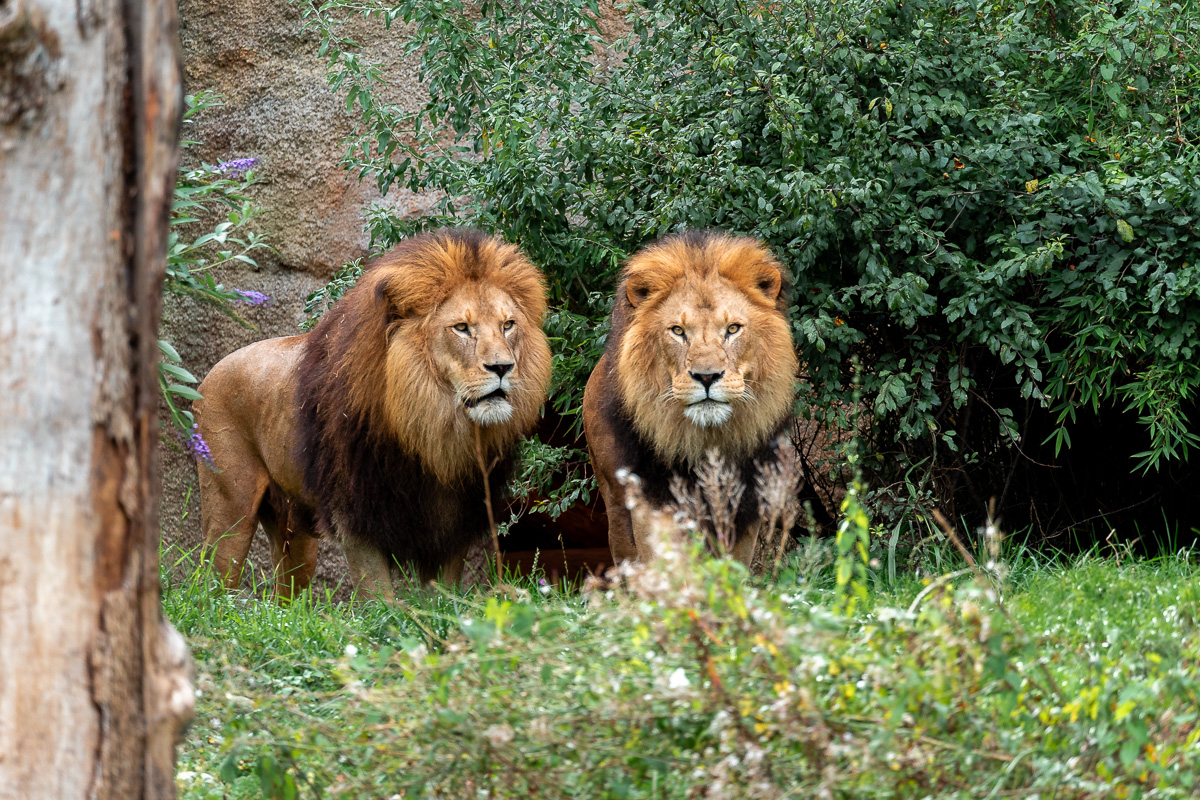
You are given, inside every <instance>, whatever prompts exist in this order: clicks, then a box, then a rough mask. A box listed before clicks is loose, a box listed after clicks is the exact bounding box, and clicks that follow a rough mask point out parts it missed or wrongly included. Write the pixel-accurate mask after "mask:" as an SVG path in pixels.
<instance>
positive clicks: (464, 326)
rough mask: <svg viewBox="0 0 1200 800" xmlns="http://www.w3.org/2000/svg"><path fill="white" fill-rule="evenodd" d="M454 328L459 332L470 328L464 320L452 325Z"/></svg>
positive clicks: (465, 331) (466, 331)
mask: <svg viewBox="0 0 1200 800" xmlns="http://www.w3.org/2000/svg"><path fill="white" fill-rule="evenodd" d="M454 330H456V331H458V332H459V333H468V332H469V331H470V330H471V326H470V325H468V324H467V323H465V322H460V323H458V324H457V325H455V326H454Z"/></svg>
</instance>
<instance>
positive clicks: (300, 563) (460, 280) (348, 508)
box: [195, 229, 551, 600]
mask: <svg viewBox="0 0 1200 800" xmlns="http://www.w3.org/2000/svg"><path fill="white" fill-rule="evenodd" d="M545 313H546V283H545V279H544V278H543V276H542V274H541V273H540V272H539V271H538V270H537V268H536V267H534V266H533V265H532V264H531V263H530V262H529V261H528V260H527V259H526V257H525V256H524V254H523V253H522V252H521V251H520V250H519V249H518V248H517V247H515V246H513V245H510V244H506V243H504V242H503V241H501V240H500V239H498V238H495V237H491V236H487V235H485V234H483V233H480V232H478V231H474V230H469V229H454V230H443V231H438V232H433V233H427V234H423V235H420V236H416V237H413V238H410V239H407V240H405V241H404V242H402V243H401V244H399V245H398V246H397V247H395V248H394V249H392V250H391V251H389V252H388V253H386V254H384V255H382V256H380V257H379V258H378V259H376V260H375V261H374V262H373V264H372V265H371V266H369V267H368V269H366V270H365V271H364V272H363V275H362V277H361V278H360V279H359V281H358V283H357V285H356V286H355V287H354V288H352V289H351V290H350V291H348V292H347V293H346V295H345V296H344V297H342V298H341V299H340V300H339V301H338V302H337V303H336V304H335V305H334V306H333V307H332V308H331V309H330V310H329V311H328V312H326V313H325V315H324V317H323V318H322V319H321V321H320V323H319V324H318V325H317V326H316V327H315V328H314V329H313V330H312V331H311V332H309V333H306V334H303V335H299V336H289V337H285V338H280V339H268V340H265V341H262V342H258V343H256V344H252V345H249V346H247V347H244V348H242V349H240V350H238V351H236V352H234V353H232V354H230V355H229V356H227V357H226V358H224V359H223V360H222V361H221V362H220V363H218V364H217V365H216V366H215V367H213V369H212V371H210V372H209V374H208V376H207V377H206V378H205V379H204V382H203V383H202V384H201V385H200V387H199V388H200V393H201V394H202V395H204V399H203V400H197V401H196V403H195V416H196V424H197V426H198V430H199V432H200V434H201V435H202V436H203V437H204V438H205V440H206V441H207V442H208V444H209V447H210V450H211V453H212V459H213V462H214V464H215V466H216V470H215V471H210V470H205V469H201V470H200V504H201V520H202V526H203V529H204V536H205V542H206V543H207V544H208V545H210V546H212V547H213V549H214V550H213V563H214V565H215V567H216V569H217V570H218V571H219V572H220V574H221V575H222V576H223V579H224V583H225V585H226V586H227V587H229V588H236V587H237V586H238V585H239V584H240V583H241V577H242V567H243V565H244V562H245V559H246V555H247V553H248V552H249V549H250V544H251V541H252V539H253V536H254V532H255V530H256V527H257V525H258V524H259V523H260V522H261V523H262V526H263V529H264V530H265V531H266V533H267V536H268V538H269V539H270V542H271V553H272V559H273V561H274V568H275V592H276V596H277V597H278V598H280V599H281V600H287V599H290V598H291V597H292V596H293V594H294V593H295V592H298V591H302V590H303V589H305V588H306V587H307V586H308V585H309V582H310V581H311V579H312V575H313V570H314V567H315V560H316V553H317V540H318V538H319V537H320V536H322V535H326V534H328V535H332V536H333V537H334V539H335V540H336V541H338V542H339V543H340V545H341V547H342V549H343V550H344V552H345V554H346V560H347V561H348V562H349V566H350V578H351V580H352V581H353V583H354V585H355V586H356V587H358V588H360V589H362V590H364V591H365V592H366V593H368V594H371V595H374V596H376V597H378V598H380V599H384V600H387V599H391V598H392V597H393V593H392V584H391V577H390V571H389V567H390V564H391V563H392V562H393V561H395V562H399V563H407V564H411V565H413V566H415V568H416V571H417V573H418V575H419V576H420V578H421V580H422V581H426V580H431V579H434V578H435V577H436V576H437V575H438V574H439V573H440V575H441V578H442V579H443V580H444V581H446V582H449V583H456V582H458V580H459V579H460V576H461V573H462V568H463V556H464V554H465V553H466V551H467V549H468V547H469V546H471V545H472V544H474V543H475V542H477V541H478V540H480V539H481V538H482V537H484V536H486V534H487V533H488V530H489V523H488V516H487V515H488V509H487V508H486V507H485V502H484V499H485V487H484V484H483V481H484V478H483V475H484V474H485V472H487V474H488V476H489V477H488V481H489V484H490V486H489V487H488V488H489V489H490V492H491V496H492V497H493V498H499V497H502V496H503V494H504V491H505V486H506V484H507V477H508V475H509V473H510V471H511V468H512V466H513V458H514V454H515V449H516V445H517V443H518V441H519V440H520V439H521V438H522V437H523V436H525V435H526V434H528V433H529V432H530V431H531V430H532V429H533V427H534V425H535V424H536V422H537V420H538V417H539V416H540V413H541V407H542V404H543V401H544V400H545V398H546V391H547V386H548V384H549V381H550V365H551V356H550V349H549V345H548V343H547V341H546V336H545V334H544V333H543V332H542V319H543V317H544V316H545ZM488 467H490V472H488V471H487V468H488Z"/></svg>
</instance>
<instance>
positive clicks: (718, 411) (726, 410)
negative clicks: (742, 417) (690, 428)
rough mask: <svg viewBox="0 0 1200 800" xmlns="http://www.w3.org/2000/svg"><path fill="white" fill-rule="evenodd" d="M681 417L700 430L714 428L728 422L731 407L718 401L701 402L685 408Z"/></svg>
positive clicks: (731, 411) (730, 415) (731, 412)
mask: <svg viewBox="0 0 1200 800" xmlns="http://www.w3.org/2000/svg"><path fill="white" fill-rule="evenodd" d="M683 415H684V416H685V417H687V418H688V419H689V420H690V421H691V422H692V423H693V424H695V425H699V426H700V427H701V428H716V427H718V426H720V425H724V424H725V423H726V422H728V421H729V418H730V417H732V416H733V407H732V406H730V405H729V403H722V402H720V401H718V400H701V401H700V402H699V403H692V404H691V405H690V406H688V407H687V408H685V409H684V410H683Z"/></svg>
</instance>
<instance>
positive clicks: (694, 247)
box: [592, 231, 797, 526]
mask: <svg viewBox="0 0 1200 800" xmlns="http://www.w3.org/2000/svg"><path fill="white" fill-rule="evenodd" d="M631 279H632V280H633V281H634V282H633V283H631ZM714 281H725V282H728V283H729V284H732V285H733V286H735V287H737V289H738V290H739V291H740V292H741V293H742V294H744V295H745V296H746V297H747V298H749V300H750V305H751V307H752V313H751V317H750V319H749V326H750V329H751V330H753V331H754V333H755V336H756V337H757V341H756V344H755V346H754V347H753V350H752V352H753V359H754V361H755V370H754V371H755V374H756V375H757V380H755V381H754V382H753V383H751V382H750V381H747V387H748V388H749V389H750V391H751V392H752V393H753V396H754V400H753V402H751V403H749V404H748V405H747V406H746V407H744V408H739V411H738V414H737V415H736V416H735V417H734V418H733V419H731V420H730V422H729V423H727V424H725V425H721V426H718V427H707V428H704V427H699V426H696V425H693V424H691V423H689V422H687V421H686V419H684V417H683V416H682V415H681V414H680V413H678V411H677V410H674V409H671V408H670V406H669V405H667V404H664V403H663V402H662V397H663V394H664V391H666V390H667V389H669V386H670V384H669V382H667V383H664V376H663V375H662V370H661V369H660V368H659V364H660V363H661V361H664V360H665V359H662V358H661V354H660V353H659V350H660V348H661V347H662V344H661V342H662V336H661V333H660V332H659V331H657V330H654V329H652V328H651V327H650V326H648V325H646V324H643V322H644V321H646V320H647V319H648V318H651V317H652V316H653V313H654V309H655V306H656V305H657V304H659V303H661V302H662V301H663V300H664V299H665V298H666V297H668V296H670V295H671V294H672V293H674V292H679V291H684V292H695V293H696V296H697V297H698V298H700V302H703V298H704V296H705V294H704V287H705V285H706V284H708V283H710V282H714ZM772 281H773V285H774V287H777V288H778V289H779V291H778V294H777V296H775V297H774V298H773V299H770V300H768V299H767V297H766V295H764V289H766V288H767V286H766V284H765V282H772ZM786 283H787V282H786V274H785V272H784V270H783V269H782V267H781V266H780V265H779V263H778V262H777V261H776V260H775V258H774V257H773V256H772V255H771V253H770V252H769V251H768V250H767V249H766V247H764V246H763V245H762V244H761V243H760V242H759V241H757V240H756V239H753V238H751V237H745V236H731V235H728V234H723V233H719V232H715V231H688V232H686V233H682V234H678V235H675V236H669V237H666V238H664V239H661V240H659V241H658V242H655V243H654V244H652V245H649V246H648V247H646V248H644V249H642V250H641V251H639V252H638V253H636V254H635V255H634V256H633V257H632V258H631V259H630V260H629V262H628V264H627V265H626V267H625V269H624V270H623V272H622V276H621V281H620V285H619V286H618V287H617V292H616V299H615V301H614V304H613V312H612V330H611V333H610V334H609V338H608V342H607V344H606V348H605V358H604V361H605V363H606V364H607V369H606V370H605V373H604V374H602V375H600V376H598V377H599V381H598V386H597V389H598V391H597V392H596V395H597V396H596V408H597V412H596V413H597V416H598V417H599V418H600V419H598V420H597V421H596V422H594V423H592V424H593V425H602V426H603V427H604V429H605V430H606V431H607V432H608V433H609V434H610V435H609V436H606V437H605V441H606V442H610V443H611V445H612V446H613V447H615V449H616V452H615V453H610V454H606V455H605V456H604V457H603V459H602V460H603V461H604V462H605V463H611V464H616V465H619V466H622V467H625V468H627V469H629V470H630V472H632V473H634V474H636V475H638V477H639V478H640V479H641V481H642V490H643V492H644V493H645V495H646V497H647V499H648V500H650V501H652V502H655V503H667V502H670V501H671V500H672V493H671V489H670V479H671V476H672V475H676V474H679V475H681V476H682V477H684V478H687V479H691V477H692V471H693V470H694V469H695V467H697V466H699V465H700V464H701V463H702V461H703V459H704V458H705V457H706V454H707V453H708V452H709V451H716V453H717V455H718V456H719V457H720V458H721V460H722V461H723V462H724V463H725V464H726V466H727V467H729V468H731V469H732V470H733V471H734V472H735V474H736V475H737V476H738V478H739V479H740V480H741V482H742V483H743V485H744V487H745V491H744V493H743V495H742V500H741V504H740V506H739V508H738V513H737V517H738V520H737V521H738V524H739V526H745V525H746V524H749V523H750V522H751V521H752V520H753V519H754V518H756V516H757V514H758V500H757V496H756V492H755V491H754V486H755V483H754V479H755V477H756V476H757V474H758V472H759V469H760V467H761V465H763V464H766V463H768V462H771V461H774V460H775V459H777V458H778V451H777V449H776V442H777V440H778V438H779V437H780V436H781V435H785V434H786V431H787V430H788V428H789V426H790V422H791V419H792V404H793V399H794V391H795V380H796V372H797V361H796V355H795V349H794V345H793V343H792V338H791V333H790V330H789V326H788V323H787V318H786V311H787V308H788V298H787V286H786ZM630 291H633V292H636V293H638V294H639V295H640V294H644V296H645V297H646V298H647V299H646V301H645V302H641V303H639V304H638V305H637V306H636V307H635V306H634V304H633V303H632V302H631V301H630V299H629V292H630Z"/></svg>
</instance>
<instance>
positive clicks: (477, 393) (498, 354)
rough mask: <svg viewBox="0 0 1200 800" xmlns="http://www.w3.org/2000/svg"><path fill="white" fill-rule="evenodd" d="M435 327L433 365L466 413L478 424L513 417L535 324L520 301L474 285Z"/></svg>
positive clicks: (450, 303)
mask: <svg viewBox="0 0 1200 800" xmlns="http://www.w3.org/2000/svg"><path fill="white" fill-rule="evenodd" d="M430 325H431V330H430V334H431V336H432V349H433V361H434V365H435V367H436V369H437V371H438V373H439V374H440V375H441V377H442V379H443V380H445V381H446V383H447V384H448V385H449V386H450V387H451V388H452V389H453V391H454V396H455V402H457V403H458V404H459V406H460V407H461V409H462V411H463V413H465V414H466V415H467V417H468V418H470V419H471V421H472V422H475V423H476V424H478V425H500V424H504V423H506V422H508V421H509V420H510V419H512V415H513V404H512V399H513V398H512V395H513V394H514V393H515V392H520V391H521V390H522V388H523V384H524V378H525V376H524V374H523V372H522V369H521V360H522V359H521V356H522V353H523V350H524V345H525V343H526V340H527V338H528V337H529V335H530V331H531V325H532V323H531V321H530V320H529V319H527V318H526V316H525V315H524V313H522V311H521V309H520V307H519V306H518V305H517V303H516V301H514V300H513V298H512V297H511V296H510V295H509V294H508V293H507V292H505V291H504V290H503V289H500V288H499V287H496V286H493V285H491V284H487V283H472V284H469V285H467V286H464V287H461V288H459V289H458V290H457V291H456V292H454V293H453V294H451V296H450V297H449V298H448V299H447V300H446V301H445V302H444V303H442V305H441V306H440V307H439V308H438V309H437V311H435V312H434V314H433V315H432V316H431V319H430Z"/></svg>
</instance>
